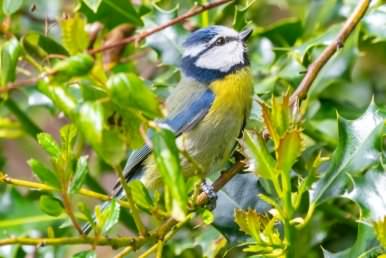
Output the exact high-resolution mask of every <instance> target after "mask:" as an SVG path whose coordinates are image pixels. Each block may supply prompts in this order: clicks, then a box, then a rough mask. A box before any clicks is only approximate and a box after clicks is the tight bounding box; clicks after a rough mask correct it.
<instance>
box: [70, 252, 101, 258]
mask: <svg viewBox="0 0 386 258" xmlns="http://www.w3.org/2000/svg"><path fill="white" fill-rule="evenodd" d="M96 257H97V256H96V252H95V251H94V250H88V251H82V252H79V253H76V254H74V255H73V256H72V258H96Z"/></svg>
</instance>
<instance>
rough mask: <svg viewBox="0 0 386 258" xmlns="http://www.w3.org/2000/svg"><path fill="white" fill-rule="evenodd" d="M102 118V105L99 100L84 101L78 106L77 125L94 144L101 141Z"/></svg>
mask: <svg viewBox="0 0 386 258" xmlns="http://www.w3.org/2000/svg"><path fill="white" fill-rule="evenodd" d="M103 120H104V118H103V107H102V104H101V103H100V102H85V103H83V104H82V106H81V107H80V110H79V118H78V123H79V127H80V129H81V130H82V132H83V135H84V136H85V137H86V139H87V140H88V141H89V142H90V143H91V144H92V145H94V146H96V145H98V144H101V142H102V131H103Z"/></svg>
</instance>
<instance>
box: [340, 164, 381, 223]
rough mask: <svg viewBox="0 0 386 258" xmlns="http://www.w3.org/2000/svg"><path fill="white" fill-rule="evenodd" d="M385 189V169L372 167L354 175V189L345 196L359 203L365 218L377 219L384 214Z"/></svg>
mask: <svg viewBox="0 0 386 258" xmlns="http://www.w3.org/2000/svg"><path fill="white" fill-rule="evenodd" d="M385 190H386V172H385V170H376V169H374V170H370V171H368V172H367V173H366V174H365V175H362V176H359V177H354V189H353V190H352V191H351V192H350V193H348V194H345V197H347V198H350V199H351V200H353V201H355V202H356V203H358V204H359V206H360V207H361V208H362V212H363V216H364V217H365V218H371V219H372V220H377V219H380V218H382V217H383V216H385V215H386V201H385Z"/></svg>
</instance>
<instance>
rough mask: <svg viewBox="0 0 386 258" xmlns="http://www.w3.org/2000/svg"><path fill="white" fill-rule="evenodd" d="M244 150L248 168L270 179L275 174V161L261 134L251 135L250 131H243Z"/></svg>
mask: <svg viewBox="0 0 386 258" xmlns="http://www.w3.org/2000/svg"><path fill="white" fill-rule="evenodd" d="M243 146H244V151H245V153H246V155H247V157H248V160H249V162H250V163H249V164H248V165H249V168H248V170H250V171H253V172H255V173H256V175H257V176H261V177H263V178H266V179H270V178H272V177H273V175H274V174H275V171H274V167H275V161H274V159H273V157H272V156H271V154H270V153H269V152H268V149H267V147H266V145H265V142H264V139H263V138H262V137H261V135H259V134H256V135H252V134H251V133H250V132H247V131H246V132H245V133H244V138H243Z"/></svg>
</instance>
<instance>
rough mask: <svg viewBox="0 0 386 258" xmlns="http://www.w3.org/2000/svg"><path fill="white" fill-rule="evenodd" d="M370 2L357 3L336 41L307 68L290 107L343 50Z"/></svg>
mask: <svg viewBox="0 0 386 258" xmlns="http://www.w3.org/2000/svg"><path fill="white" fill-rule="evenodd" d="M370 2H371V0H361V1H360V2H359V3H358V5H357V7H356V8H355V10H354V12H353V13H352V15H351V16H350V17H349V18H348V20H347V21H346V22H345V24H344V25H343V27H342V29H341V30H340V32H339V34H338V36H337V37H336V39H335V40H334V41H333V42H332V43H331V44H330V45H328V46H327V47H326V49H324V50H323V52H322V53H321V54H320V56H319V57H318V58H317V59H316V60H315V61H314V62H313V63H312V64H311V65H310V66H309V67H308V69H307V73H306V75H305V76H304V78H303V80H302V81H301V83H300V85H299V86H298V88H297V89H296V90H295V92H294V93H293V94H292V95H291V98H290V105H293V104H295V103H296V101H297V100H298V99H302V98H303V97H305V96H306V95H307V92H308V90H309V89H310V87H311V85H312V83H313V82H314V81H315V79H316V76H318V74H319V72H320V70H321V69H322V68H323V67H324V65H325V64H326V63H327V62H328V60H330V58H331V57H332V56H333V55H334V54H335V52H336V51H337V50H338V49H341V48H343V46H344V42H345V41H346V40H347V38H348V37H349V36H350V34H351V33H352V32H353V31H354V29H355V28H356V26H357V25H358V23H359V22H360V20H361V19H362V17H363V16H364V15H365V13H366V11H367V9H368V8H369V6H370Z"/></svg>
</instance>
